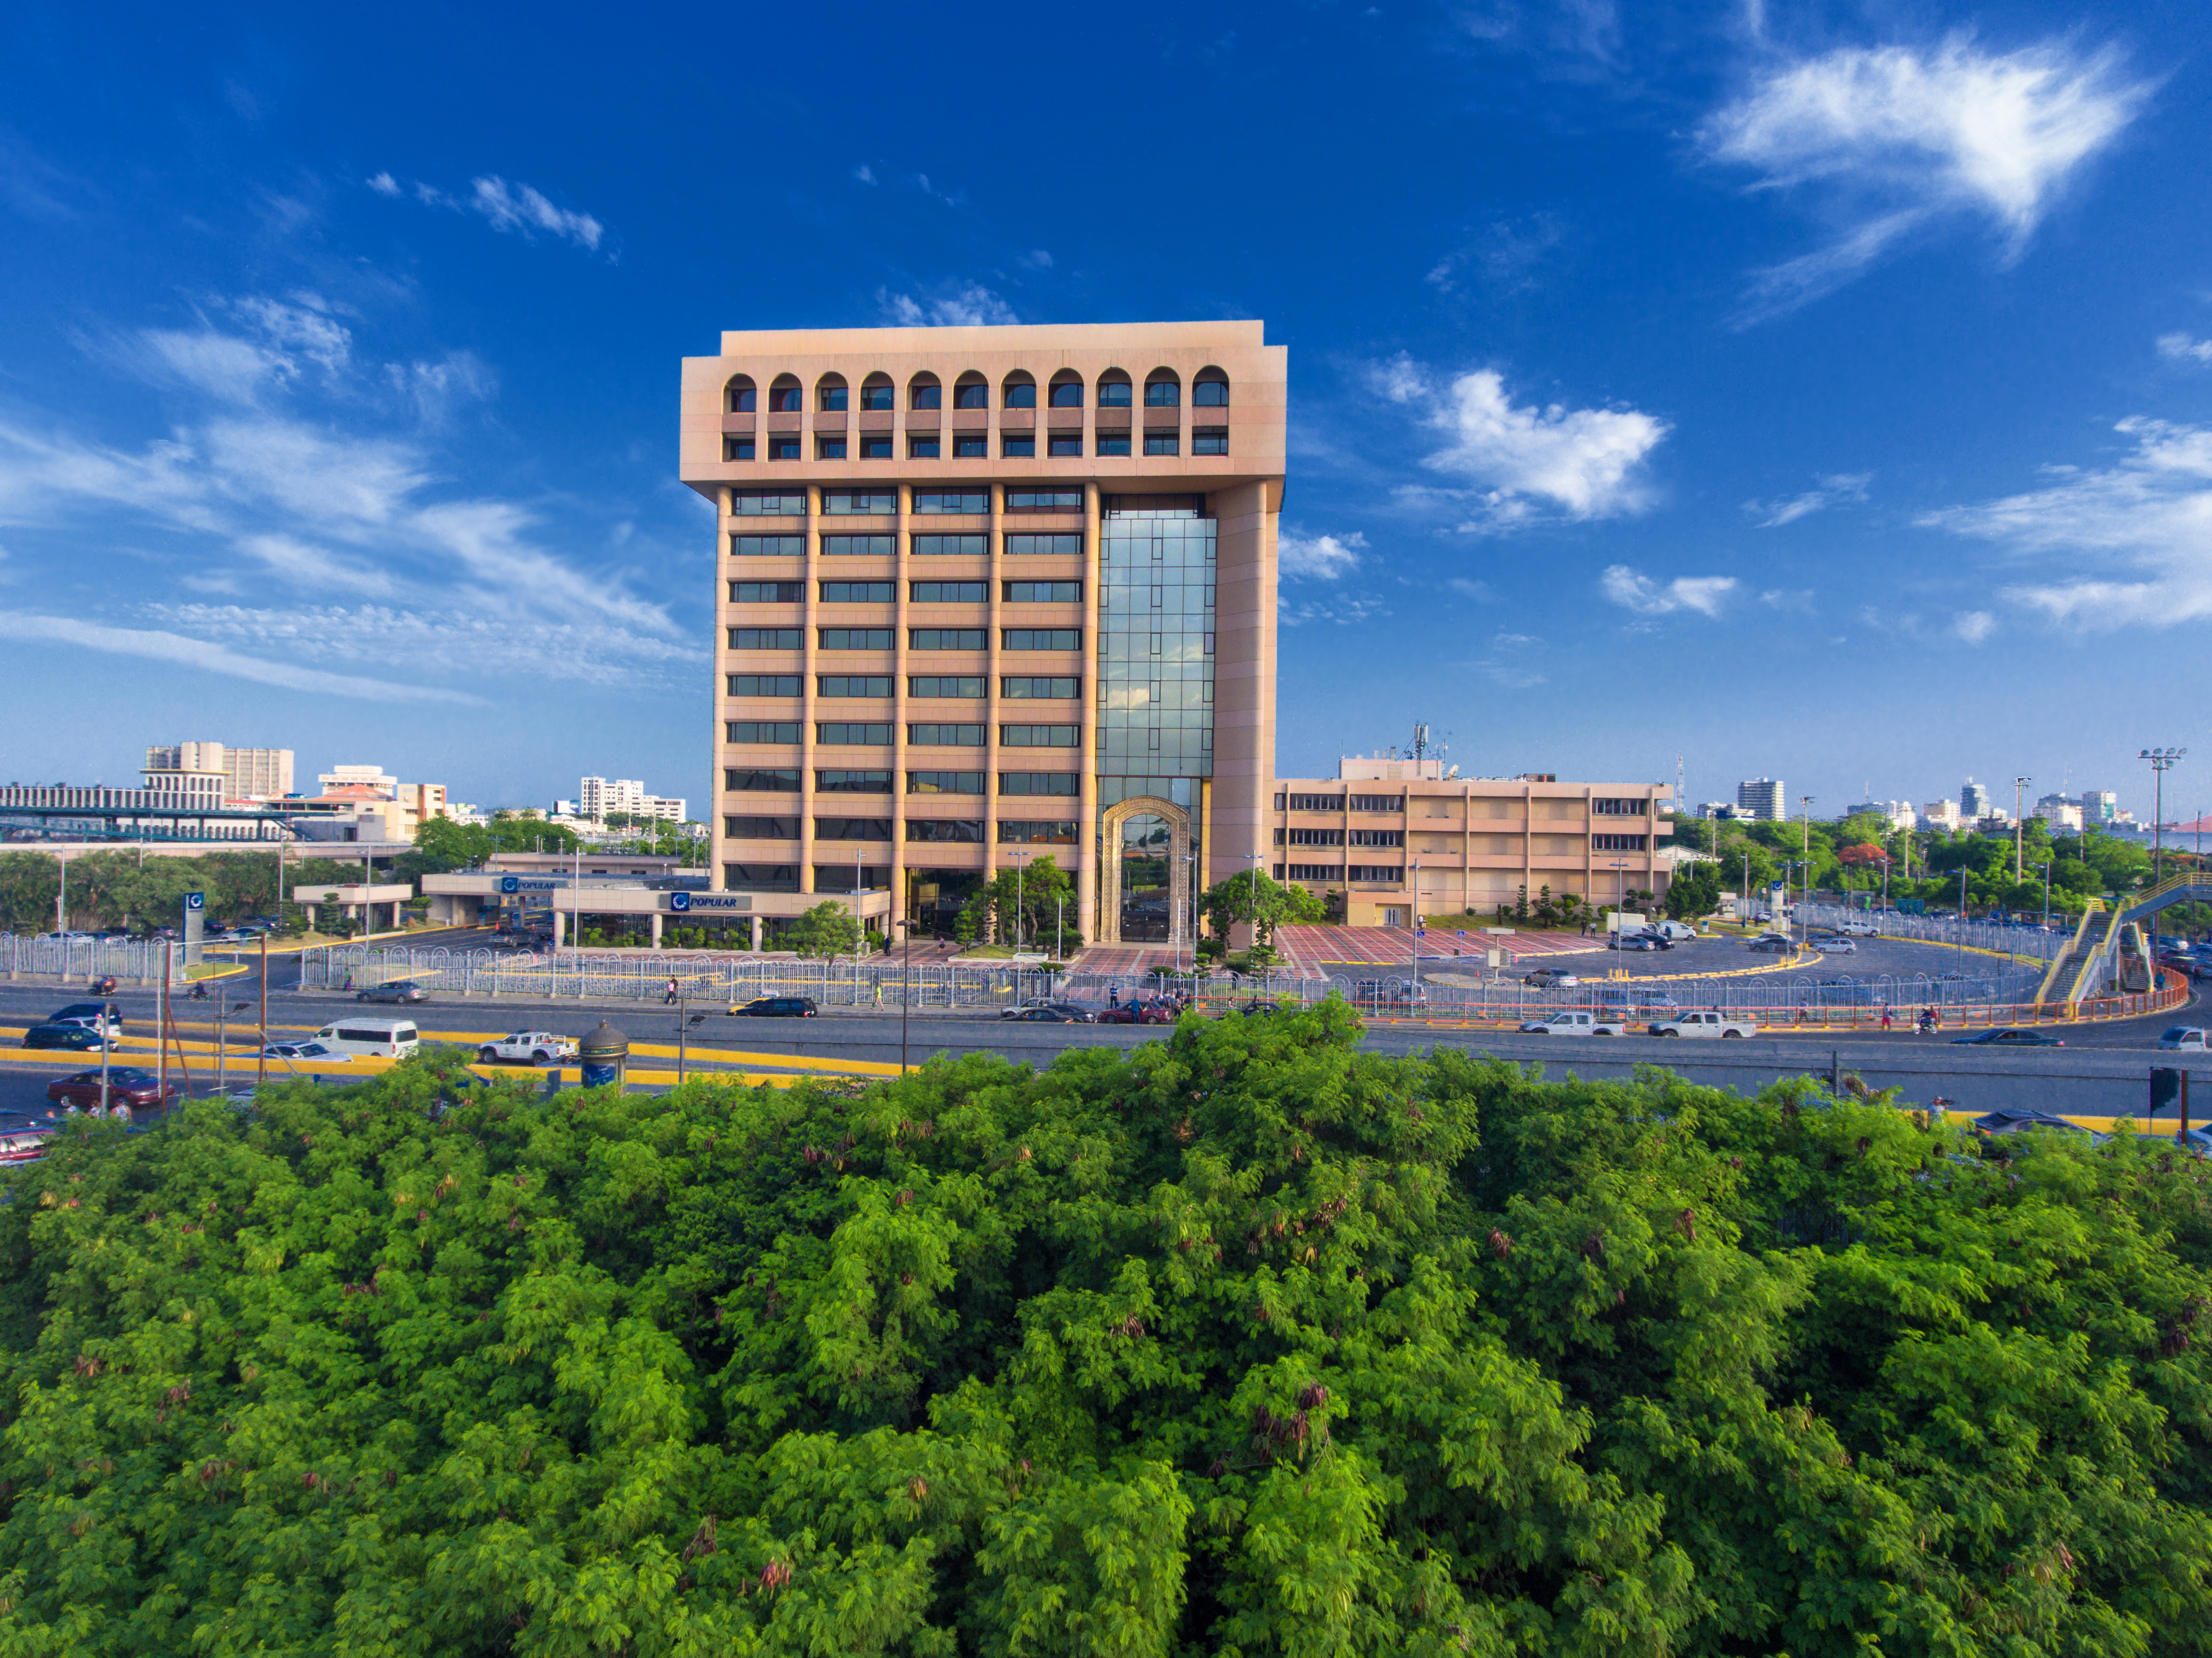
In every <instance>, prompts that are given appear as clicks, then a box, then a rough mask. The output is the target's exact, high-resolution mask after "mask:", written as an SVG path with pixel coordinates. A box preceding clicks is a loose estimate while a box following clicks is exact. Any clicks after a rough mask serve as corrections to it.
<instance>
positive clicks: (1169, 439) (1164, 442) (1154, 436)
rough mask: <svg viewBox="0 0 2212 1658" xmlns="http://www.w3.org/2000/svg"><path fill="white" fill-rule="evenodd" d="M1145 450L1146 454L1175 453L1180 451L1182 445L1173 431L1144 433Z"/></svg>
mask: <svg viewBox="0 0 2212 1658" xmlns="http://www.w3.org/2000/svg"><path fill="white" fill-rule="evenodd" d="M1145 452H1146V454H1148V455H1175V454H1180V453H1182V444H1181V443H1180V441H1178V440H1177V439H1176V434H1174V433H1173V432H1147V433H1146V434H1145Z"/></svg>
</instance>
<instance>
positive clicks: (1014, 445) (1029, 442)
mask: <svg viewBox="0 0 2212 1658" xmlns="http://www.w3.org/2000/svg"><path fill="white" fill-rule="evenodd" d="M999 452H1000V454H1002V455H1005V456H1006V457H1007V458H1008V459H1012V460H1029V459H1033V458H1034V457H1035V456H1036V434H1035V433H1034V432H1025V433H1023V434H1020V435H1018V436H1017V435H1016V434H1013V433H1012V432H1006V433H1002V434H1000V438H999Z"/></svg>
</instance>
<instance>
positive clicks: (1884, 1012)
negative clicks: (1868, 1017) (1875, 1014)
mask: <svg viewBox="0 0 2212 1658" xmlns="http://www.w3.org/2000/svg"><path fill="white" fill-rule="evenodd" d="M1881 1028H1882V1029H1884V1030H1887V1029H1889V1004H1888V1003H1887V1002H1884V1003H1883V1004H1882V1005H1881Z"/></svg>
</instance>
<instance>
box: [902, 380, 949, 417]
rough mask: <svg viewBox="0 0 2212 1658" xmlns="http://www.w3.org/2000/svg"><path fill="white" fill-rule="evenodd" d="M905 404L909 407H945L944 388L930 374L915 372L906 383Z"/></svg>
mask: <svg viewBox="0 0 2212 1658" xmlns="http://www.w3.org/2000/svg"><path fill="white" fill-rule="evenodd" d="M906 406H907V407H908V408H909V409H942V408H944V407H945V388H944V387H943V386H940V385H939V384H938V383H937V376H936V375H934V374H926V373H925V374H916V375H915V377H914V378H913V379H912V380H908V382H907V383H906Z"/></svg>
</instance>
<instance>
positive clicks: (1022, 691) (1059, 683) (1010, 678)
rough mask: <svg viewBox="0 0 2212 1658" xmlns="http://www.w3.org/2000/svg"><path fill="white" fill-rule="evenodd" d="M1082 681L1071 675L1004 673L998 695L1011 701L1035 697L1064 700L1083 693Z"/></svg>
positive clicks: (1044, 699) (1038, 698)
mask: <svg viewBox="0 0 2212 1658" xmlns="http://www.w3.org/2000/svg"><path fill="white" fill-rule="evenodd" d="M1082 687H1083V682H1082V681H1081V680H1079V679H1077V678H1075V677H1073V676H1072V675H1053V674H1006V675H1003V676H1001V677H1000V680H999V695H1001V696H1003V697H1006V698H1007V699H1009V700H1010V701H1023V700H1024V699H1030V698H1035V699H1037V700H1040V701H1055V702H1065V701H1070V700H1072V699H1073V698H1075V697H1078V696H1080V695H1082V694H1083V689H1082Z"/></svg>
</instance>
